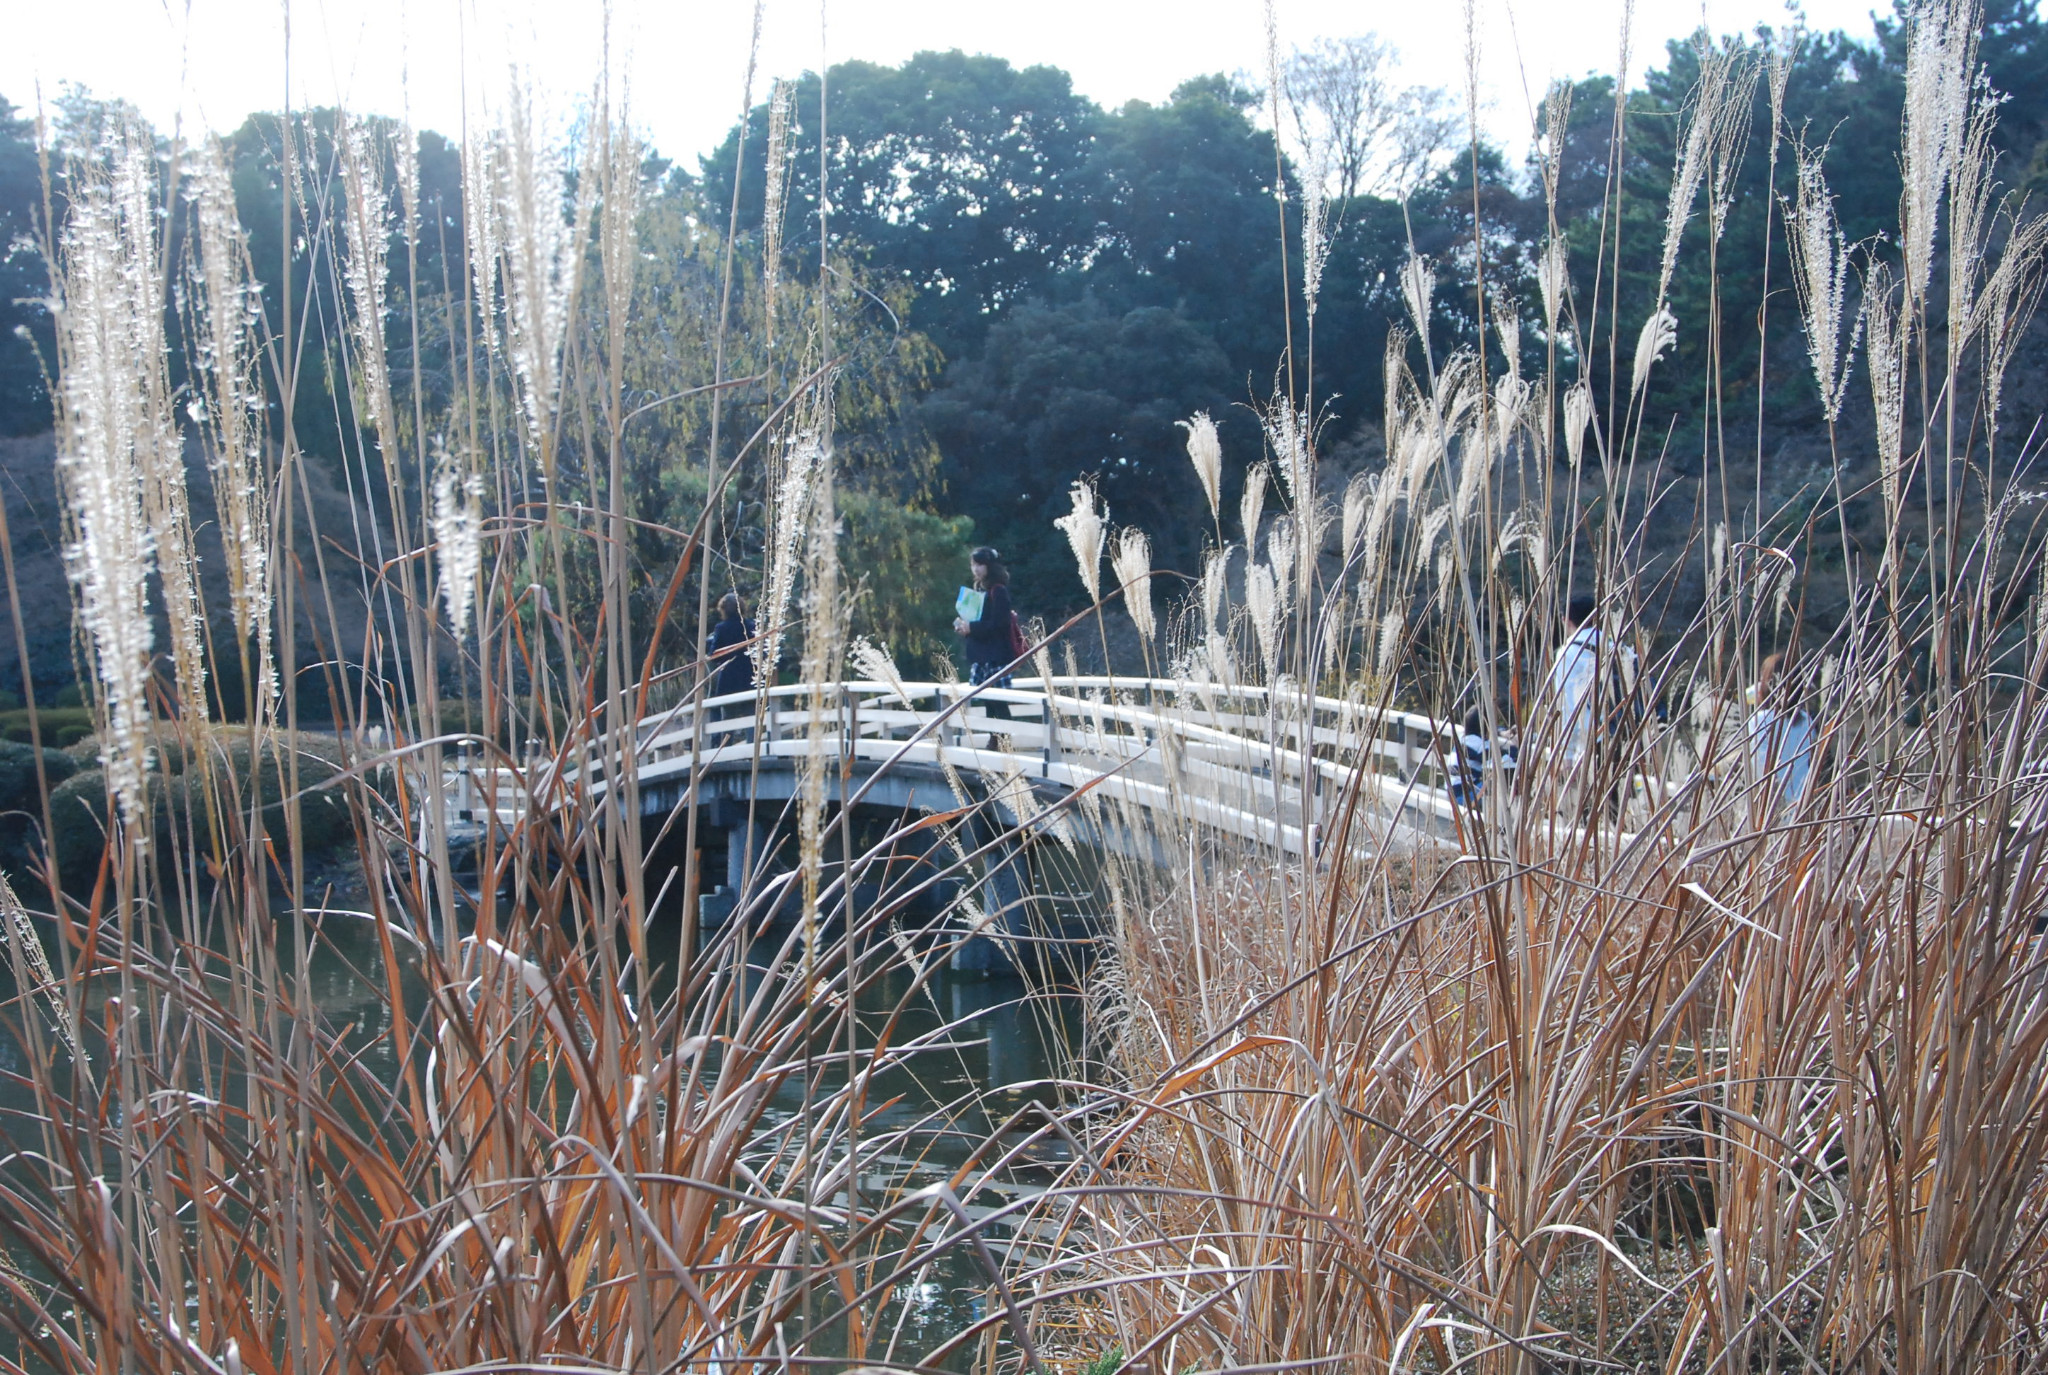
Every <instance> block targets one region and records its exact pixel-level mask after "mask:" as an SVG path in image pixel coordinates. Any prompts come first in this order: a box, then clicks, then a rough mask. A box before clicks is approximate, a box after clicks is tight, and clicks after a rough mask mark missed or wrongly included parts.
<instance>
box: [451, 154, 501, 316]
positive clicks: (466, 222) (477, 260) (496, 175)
mask: <svg viewBox="0 0 2048 1375" xmlns="http://www.w3.org/2000/svg"><path fill="white" fill-rule="evenodd" d="M500 161H501V158H500V156H499V148H498V139H497V137H496V136H495V135H483V136H480V137H476V138H471V139H468V140H466V141H465V142H464V143H463V145H462V206H463V216H462V220H463V224H462V232H463V235H464V237H465V238H467V239H468V241H469V270H470V276H471V278H472V279H473V281H474V284H475V291H476V301H477V317H478V319H479V321H480V322H481V323H482V325H483V335H484V345H485V347H486V348H488V349H489V350H490V351H491V352H492V353H496V352H497V351H498V349H499V344H500V341H499V336H498V312H497V301H498V274H499V269H500V267H501V266H502V265H503V259H504V228H505V226H504V214H503V207H502V206H501V205H500V203H499V200H498V182H499V179H500V177H501V175H502V173H501V171H500V169H499V166H498V164H499V162H500Z"/></svg>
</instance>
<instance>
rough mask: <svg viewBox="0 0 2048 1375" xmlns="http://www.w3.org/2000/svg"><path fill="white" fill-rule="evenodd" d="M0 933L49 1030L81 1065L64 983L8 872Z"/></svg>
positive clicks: (2, 878) (0, 892) (1, 886)
mask: <svg viewBox="0 0 2048 1375" xmlns="http://www.w3.org/2000/svg"><path fill="white" fill-rule="evenodd" d="M0 933H4V935H5V937H6V940H7V951H8V954H9V955H10V956H11V957H12V959H13V963H14V972H15V977H16V982H17V983H18V984H19V985H20V986H21V987H22V988H23V989H24V991H26V992H29V993H32V994H34V995H36V997H37V998H38V999H39V1000H40V1001H41V1002H42V1003H43V1005H44V1007H45V1009H46V1010H47V1014H48V1016H49V1019H50V1029H51V1030H53V1031H55V1032H56V1033H57V1039H58V1040H60V1041H62V1042H63V1043H64V1049H65V1050H67V1051H69V1052H70V1053H71V1058H72V1060H73V1061H74V1062H75V1063H78V1064H81V1065H83V1064H85V1063H87V1061H86V1055H85V1048H84V1047H83V1046H81V1045H79V1043H78V1030H77V1028H76V1027H75V1026H73V1025H72V1021H71V1005H70V1004H69V1003H67V1002H65V1000H64V988H63V985H61V984H60V983H58V982H57V975H56V973H55V972H54V971H52V970H51V968H50V957H49V955H48V954H47V953H45V951H44V950H43V942H42V938H41V937H39V936H37V935H36V928H35V923H33V922H32V921H30V920H29V915H28V909H27V908H26V907H23V906H22V905H21V899H20V898H18V897H16V896H15V894H14V889H13V888H12V887H10V886H9V885H8V882H7V876H6V875H5V874H0ZM24 975H26V977H25V978H24V977H22V976H24Z"/></svg>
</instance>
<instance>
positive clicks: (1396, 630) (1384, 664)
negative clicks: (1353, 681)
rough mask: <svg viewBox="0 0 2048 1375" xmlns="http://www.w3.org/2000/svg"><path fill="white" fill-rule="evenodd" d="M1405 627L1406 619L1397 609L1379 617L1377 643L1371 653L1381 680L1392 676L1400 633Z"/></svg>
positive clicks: (1399, 652)
mask: <svg viewBox="0 0 2048 1375" xmlns="http://www.w3.org/2000/svg"><path fill="white" fill-rule="evenodd" d="M1406 629H1407V621H1406V619H1405V618H1404V617H1403V616H1402V615H1401V613H1400V612H1398V611H1389V612H1387V613H1386V615H1384V616H1382V617H1380V633H1379V644H1378V645H1377V647H1376V648H1375V650H1374V653H1373V665H1374V667H1375V668H1376V669H1377V670H1378V672H1379V676H1380V679H1381V681H1385V680H1387V679H1389V678H1392V677H1393V676H1394V666H1395V664H1396V663H1397V662H1399V660H1400V655H1401V633H1402V632H1403V631H1404V630H1406Z"/></svg>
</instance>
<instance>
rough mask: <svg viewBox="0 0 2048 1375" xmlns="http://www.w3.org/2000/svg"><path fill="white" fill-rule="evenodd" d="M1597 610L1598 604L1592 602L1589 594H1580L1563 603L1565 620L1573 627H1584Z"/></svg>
mask: <svg viewBox="0 0 2048 1375" xmlns="http://www.w3.org/2000/svg"><path fill="white" fill-rule="evenodd" d="M1599 609H1600V603H1598V602H1596V601H1594V600H1593V598H1592V595H1591V594H1590V593H1586V592H1581V593H1579V594H1578V595H1577V596H1576V597H1573V598H1572V599H1571V600H1570V601H1569V602H1567V603H1565V609H1564V614H1565V619H1566V620H1568V621H1570V622H1571V623H1572V624H1573V625H1584V624H1585V623H1586V622H1587V621H1590V620H1592V619H1593V613H1594V612H1596V611H1598V610H1599Z"/></svg>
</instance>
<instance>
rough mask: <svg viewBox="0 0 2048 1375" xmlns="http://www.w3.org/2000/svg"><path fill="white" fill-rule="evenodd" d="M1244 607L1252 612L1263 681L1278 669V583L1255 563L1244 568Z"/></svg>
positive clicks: (1273, 674)
mask: <svg viewBox="0 0 2048 1375" xmlns="http://www.w3.org/2000/svg"><path fill="white" fill-rule="evenodd" d="M1244 602H1245V608H1246V610H1248V611H1249V612H1250V613H1251V620H1252V633H1253V634H1254V635H1255V636H1257V638H1258V642H1259V658H1260V659H1261V660H1262V661H1263V662H1264V664H1265V666H1266V681H1267V682H1269V683H1270V682H1272V681H1273V679H1274V677H1275V675H1276V674H1278V673H1279V671H1280V617H1281V610H1280V584H1279V582H1278V581H1277V580H1276V579H1275V578H1274V577H1273V570H1272V569H1271V568H1268V567H1267V566H1266V565H1265V564H1262V563H1254V564H1251V565H1249V566H1247V567H1246V569H1245V571H1244Z"/></svg>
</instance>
